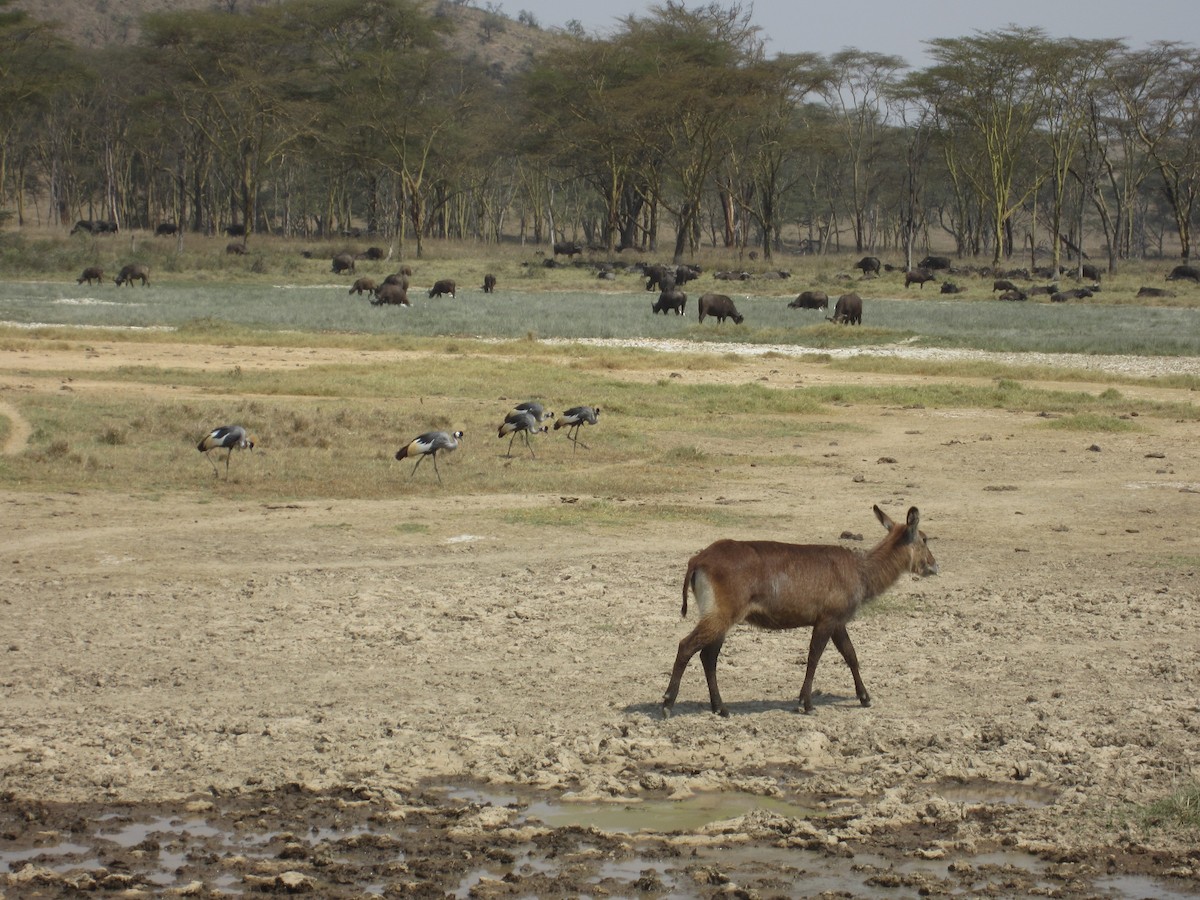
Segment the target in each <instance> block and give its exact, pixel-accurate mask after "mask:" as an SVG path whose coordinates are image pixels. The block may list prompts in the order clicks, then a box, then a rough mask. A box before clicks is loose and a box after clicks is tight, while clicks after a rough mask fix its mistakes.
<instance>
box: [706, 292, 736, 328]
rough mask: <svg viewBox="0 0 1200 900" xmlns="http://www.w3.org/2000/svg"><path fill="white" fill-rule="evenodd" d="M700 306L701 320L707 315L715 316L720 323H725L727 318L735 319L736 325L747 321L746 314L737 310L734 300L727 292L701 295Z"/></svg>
mask: <svg viewBox="0 0 1200 900" xmlns="http://www.w3.org/2000/svg"><path fill="white" fill-rule="evenodd" d="M699 307H700V321H701V322H703V321H704V317H705V316H712V317H713V318H715V319H716V320H717V324H718V325H721V324H724V322H725V320H726V319H733V322H734V324H735V325H741V324H742V322H743V321H745V316H743V315H742V314H741V313H739V312H738V311H737V307H735V306H734V305H733V301H732V300H730V299H729V297H728V296H726V295H725V294H704V295H702V296H701V297H700V303H699Z"/></svg>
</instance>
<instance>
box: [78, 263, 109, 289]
mask: <svg viewBox="0 0 1200 900" xmlns="http://www.w3.org/2000/svg"><path fill="white" fill-rule="evenodd" d="M93 279H95V281H96V284H102V283H103V282H104V270H103V269H102V268H100V267H99V266H88V267H87V268H86V269H84V270H83V273H82V274H81V275H80V276H79V277H78V278H76V279H75V283H76V284H83V283H84V282H85V281H86V282H87V283H88V286H89V287H90V286H91V283H92V280H93Z"/></svg>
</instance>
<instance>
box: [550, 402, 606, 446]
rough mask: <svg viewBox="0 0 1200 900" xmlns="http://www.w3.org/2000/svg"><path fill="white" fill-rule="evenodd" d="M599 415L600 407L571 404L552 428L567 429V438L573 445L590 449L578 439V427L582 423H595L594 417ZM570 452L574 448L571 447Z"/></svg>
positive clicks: (582, 424)
mask: <svg viewBox="0 0 1200 900" xmlns="http://www.w3.org/2000/svg"><path fill="white" fill-rule="evenodd" d="M599 416H600V407H598V406H572V407H571V408H570V409H568V410H567V411H566V412H565V413H563V414H562V417H561V418H560V419H558V421H556V422H555V423H554V430H555V431H558V429H560V428H565V429H567V438H568V439H570V441H571V443H572V444H574V445H575V447H581V446H582V447H583V449H584V450H588V449H590V448H589V447H588V445H587V444H584V443H583V442H582V441H580V440H579V429H580V428H581V427H582V426H584V425H595V424H596V419H598V418H599ZM571 452H572V453H574V452H575V448H572V450H571Z"/></svg>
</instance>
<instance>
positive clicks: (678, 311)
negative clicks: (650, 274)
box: [650, 287, 687, 316]
mask: <svg viewBox="0 0 1200 900" xmlns="http://www.w3.org/2000/svg"><path fill="white" fill-rule="evenodd" d="M686 306H687V294H685V293H684V292H683V291H681V290H679V289H678V288H675V287H672V288H671V289H670V290H666V291H663V292H662V293H661V294H659V295H658V299H657V300H655V301H654V302H653V303H651V304H650V311H651V312H656V313H662V314H663V315H664V316H665V315H666V314H667V313H668V312H673V313H675V315H677V316H682V315H683V310H684V308H685V307H686Z"/></svg>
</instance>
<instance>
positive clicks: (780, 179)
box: [722, 53, 828, 259]
mask: <svg viewBox="0 0 1200 900" xmlns="http://www.w3.org/2000/svg"><path fill="white" fill-rule="evenodd" d="M749 69H750V74H751V75H752V76H753V78H754V87H753V93H752V94H751V95H750V96H749V97H748V98H747V104H746V105H747V111H748V112H749V120H748V121H747V123H746V127H745V128H743V129H742V130H741V131H740V132H739V133H737V134H735V135H733V140H734V141H735V143H734V144H732V145H731V151H730V153H729V160H730V161H731V163H733V162H736V163H737V164H738V165H739V166H740V177H741V179H743V182H742V183H741V184H740V185H739V182H738V177H737V176H735V174H734V173H733V172H731V171H726V172H725V174H724V176H723V178H722V184H723V189H724V190H725V191H726V192H727V194H728V197H729V198H730V199H731V200H736V201H738V202H740V203H741V204H742V206H743V211H744V212H745V214H746V215H747V216H749V217H750V218H751V219H752V220H753V221H754V223H756V224H757V226H758V229H759V233H760V240H761V246H762V251H763V258H764V259H770V258H771V256H772V252H773V250H774V248H775V245H776V244H777V243H778V242H779V240H780V234H781V231H782V227H783V211H784V198H785V196H786V195H788V194H791V193H792V192H793V190H794V189H795V186H796V184H797V183H798V181H799V180H800V178H801V166H800V165H799V158H800V157H801V155H802V154H803V153H804V152H805V149H806V140H807V137H808V134H809V132H810V127H811V123H810V121H809V119H810V117H809V116H808V115H807V114H806V112H805V105H804V100H805V98H806V97H807V96H809V95H810V94H812V93H813V92H814V91H816V90H818V89H819V88H820V87H821V86H823V85H824V84H825V81H826V78H827V77H828V68H827V66H826V65H825V62H824V60H823V58H822V57H821V56H820V55H819V54H815V53H808V54H787V55H780V56H777V57H775V58H773V59H769V60H763V61H761V62H759V63H757V64H754V65H753V66H751V67H749ZM727 241H728V236H727Z"/></svg>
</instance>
